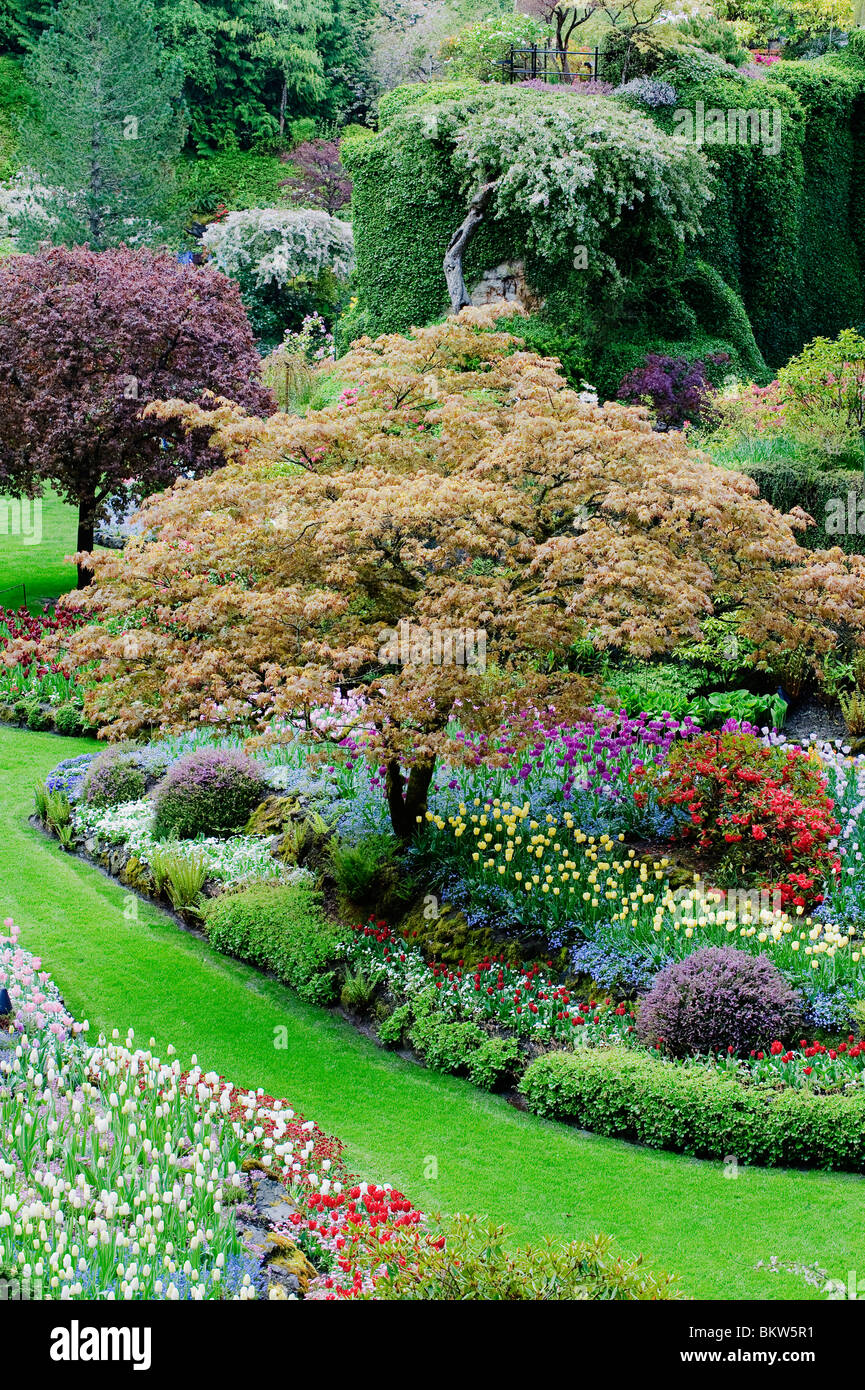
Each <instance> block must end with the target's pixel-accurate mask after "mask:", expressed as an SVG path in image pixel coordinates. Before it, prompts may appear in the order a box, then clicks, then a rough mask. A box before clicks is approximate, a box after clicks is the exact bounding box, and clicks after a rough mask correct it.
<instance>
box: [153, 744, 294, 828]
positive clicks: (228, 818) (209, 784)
mask: <svg viewBox="0 0 865 1390" xmlns="http://www.w3.org/2000/svg"><path fill="white" fill-rule="evenodd" d="M269 791H270V787H269V785H268V783H267V781H266V780H265V777H264V773H263V772H262V771H261V769H260V768H259V767H257V766H256V764H255V763H254V762H252V760H251V759H250V758H247V757H246V756H245V754H243V753H239V752H235V751H234V750H224V749H221V748H199V749H197V750H196V751H195V752H194V753H187V754H185V755H184V757H182V758H180V759H178V761H177V762H176V763H175V764H174V766H173V767H172V768H170V769H169V771H168V772H167V773H166V774H165V776H164V777H163V779H162V781H161V782H160V783H159V785H158V786H157V788H156V791H155V794H154V795H155V801H156V812H155V815H154V820H153V833H154V835H155V836H156V838H157V839H164V838H165V837H166V836H168V835H171V834H175V835H177V836H179V837H180V838H181V839H193V838H194V837H195V836H196V835H220V834H224V833H227V832H230V831H232V830H238V829H239V828H240V827H242V826H243V825H245V824H246V822H247V821H248V819H249V816H250V813H251V812H252V811H253V810H254V809H255V807H256V806H257V805H258V803H259V802H260V801H262V800H263V799H264V797H266V796H267V795H268V793H269Z"/></svg>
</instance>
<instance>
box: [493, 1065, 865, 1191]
mask: <svg viewBox="0 0 865 1390" xmlns="http://www.w3.org/2000/svg"><path fill="white" fill-rule="evenodd" d="M519 1089H520V1091H521V1092H522V1093H523V1095H524V1096H525V1097H526V1099H527V1101H528V1104H529V1109H530V1110H533V1111H534V1112H535V1113H536V1114H538V1115H546V1116H549V1117H550V1118H552V1119H559V1120H570V1121H572V1122H573V1123H574V1124H576V1125H579V1126H580V1128H581V1129H589V1130H592V1131H593V1132H594V1133H595V1134H604V1135H612V1136H616V1137H618V1138H623V1139H630V1140H636V1141H637V1142H639V1143H641V1144H647V1145H649V1147H650V1148H654V1149H672V1150H674V1151H675V1152H678V1153H688V1154H693V1155H695V1156H696V1157H697V1158H713V1159H721V1158H723V1157H724V1156H725V1155H727V1154H735V1156H736V1158H737V1159H738V1161H739V1163H755V1164H772V1165H778V1166H784V1167H791V1168H802V1167H811V1168H838V1169H842V1170H846V1171H851V1172H862V1171H863V1169H865V1095H862V1094H861V1093H859V1094H855V1093H854V1094H850V1095H830V1096H821V1095H815V1094H814V1092H813V1091H808V1090H797V1089H795V1088H793V1087H792V1086H791V1087H788V1088H786V1089H784V1090H780V1091H775V1090H771V1089H770V1088H768V1087H763V1086H744V1085H741V1084H740V1083H739V1082H737V1081H736V1080H735V1079H734V1078H733V1077H731V1076H729V1075H725V1074H723V1073H720V1072H714V1071H710V1070H708V1069H707V1068H705V1067H703V1066H701V1065H699V1064H696V1063H677V1062H666V1061H661V1060H660V1059H659V1058H657V1057H655V1056H653V1055H652V1054H647V1053H642V1052H631V1051H625V1050H624V1049H620V1048H619V1049H614V1050H612V1051H609V1052H601V1051H596V1050H594V1049H591V1048H582V1049H580V1050H579V1051H577V1052H554V1053H550V1054H548V1055H547V1056H545V1057H539V1058H538V1059H537V1060H536V1061H534V1062H533V1063H532V1064H531V1066H530V1067H529V1068H528V1070H527V1071H526V1073H525V1076H524V1077H523V1079H522V1081H521V1082H520V1086H519Z"/></svg>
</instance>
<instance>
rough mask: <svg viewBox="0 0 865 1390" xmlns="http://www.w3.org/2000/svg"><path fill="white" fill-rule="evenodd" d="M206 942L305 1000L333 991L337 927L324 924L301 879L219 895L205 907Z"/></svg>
mask: <svg viewBox="0 0 865 1390" xmlns="http://www.w3.org/2000/svg"><path fill="white" fill-rule="evenodd" d="M204 926H205V931H206V933H207V938H208V940H209V941H210V944H211V946H214V947H215V948H216V950H217V951H223V952H225V954H226V955H230V956H236V957H237V958H238V960H245V961H249V962H250V964H252V965H257V966H260V967H261V968H262V969H264V970H270V971H272V972H273V974H274V975H276V977H277V979H279V980H282V981H284V983H285V984H287V985H290V986H291V988H292V989H293V990H296V992H297V993H298V994H299V995H300V997H301V999H306V1000H307V1001H308V1002H309V1003H310V1004H329V1003H331V1001H332V1000H333V999H334V997H335V995H336V992H337V984H338V980H337V966H338V964H339V959H340V954H339V943H340V940H341V938H342V936H343V931H342V928H340V927H339V926H337V925H336V924H335V923H333V922H329V921H328V920H327V918H326V917H325V915H324V913H323V912H322V909H321V901H320V897H319V895H318V894H317V893H316V892H315V890H314V889H313V888H311V887H310V886H309V885H308V884H306V883H289V884H277V885H271V884H268V883H257V884H253V885H252V886H251V887H249V888H244V889H242V890H241V891H240V892H239V893H223V894H221V895H220V896H219V897H218V898H214V899H213V901H212V902H210V903H209V904H208V905H207V907H206V908H205V912H204Z"/></svg>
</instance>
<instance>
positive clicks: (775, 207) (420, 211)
mask: <svg viewBox="0 0 865 1390" xmlns="http://www.w3.org/2000/svg"><path fill="white" fill-rule="evenodd" d="M724 41H725V42H726V37H725V40H724ZM722 47H723V45H722ZM853 48H854V52H853V53H849V52H848V53H847V56H846V60H845V62H844V63H843V64H842V63H841V62H840V61H839V59H838V57H837V56H836V57H829V58H825V59H820V60H817V61H814V62H808V63H779V64H777V65H776V66H775V67H774V68H773V70H772V71H771V73H770V74H769V76H768V77H767V78H766V80H764V81H760V82H757V81H753V80H748V79H747V78H743V77H740V76H738V75H737V72H736V69H735V68H734V67H731V66H729V65H725V64H724V63H723V62H722V60H721V59H720V58H718V57H713V56H711V55H706V54H702V59H703V60H704V61H703V62H702V66H701V64H700V63H699V62H697V61H696V59H697V58H698V57H699V56H700V50H694V51H693V53H692V54H691V55H690V58H688V60H687V61H686V58H684V57H683V58H681V59H678V58H677V60H676V63H675V65H674V66H675V69H676V70H675V72H673V71H672V70H671V71H670V72H669V73H667V72H666V70H665V69H661V71H660V72H659V76H664V77H665V78H666V79H667V80H670V81H673V82H674V83H675V85H676V89H677V94H678V100H677V103H676V109H684V108H688V109H691V110H694V109H695V106H696V102H697V101H698V100H699V101H702V102H703V103H704V106H705V108H706V109H707V110H708V109H711V108H718V109H721V110H724V111H726V110H727V109H739V110H743V111H748V110H751V109H754V108H759V109H766V110H768V111H771V112H777V114H778V116H779V117H780V120H781V127H780V129H781V149H780V152H779V153H777V154H774V153H772V152H771V150H770V149H767V148H764V146H763V145H762V144H757V145H752V144H745V145H741V144H731V145H706V146H705V148H704V154H705V155H706V157H707V159H709V160H710V162H711V164H712V167H713V169H714V179H715V197H714V200H713V201H712V203H710V204H709V206H708V207H707V208H706V210H705V211H704V214H703V219H702V220H703V234H702V238H701V240H700V241H699V243H698V256H697V258H693V257H692V258H690V259H689V258H688V257H687V256H685V257H683V258H682V259H681V262H680V263H679V264H678V266H676V265H675V264H672V265H671V266H670V267H668V266H665V267H664V269H663V272H662V273H659V268H658V264H657V263H656V260H655V259H653V257H651V256H649V255H647V254H646V253H645V249H643V250H642V251H641V253H640V255H638V256H637V257H636V258H635V259H633V260H632V261H631V262H630V263H629V274H628V278H627V281H626V283H625V285H624V286H623V287H622V288H621V290H620V291H619V292H617V294H612V293H610V294H606V293H605V292H604V290H603V287H602V288H601V290H599V291H597V292H593V293H592V294H591V295H587V294H586V292H585V291H586V278H585V272H580V271H579V270H577V271H570V270H569V269H568V268H567V267H561V266H555V267H554V266H551V265H544V264H540V263H538V262H537V260H533V259H532V257H531V255H527V254H526V252H525V238H524V232H523V231H522V230H521V229H520V228H519V227H518V226H516V224H514V225H509V224H508V223H507V221H506V220H502V221H492V222H489V223H488V224H487V225H482V227H481V229H480V231H479V232H478V234H477V236H476V237H475V238H474V240H473V241H472V242H471V244H470V247H469V252H468V255H467V257H466V267H465V269H466V283H467V285H469V286H471V285H472V284H474V283H475V281H476V280H477V279H478V278H479V277H480V274H481V273H482V272H483V270H484V269H487V268H489V267H491V266H494V265H496V264H499V263H500V262H502V261H507V260H512V259H516V258H521V259H524V260H525V262H526V274H527V278H528V280H529V283H530V284H531V285H532V286H533V288H534V289H535V290H537V291H538V293H539V294H541V295H544V296H546V303H545V306H544V308H543V310H542V311H541V312H540V313H539V314H537V315H533V316H532V318H530V319H529V320H528V321H527V323H526V325H525V334H526V341H527V343H529V344H530V345H531V346H532V347H536V348H537V349H538V350H540V351H546V352H549V353H550V354H551V355H555V356H558V357H559V358H560V360H561V361H562V362H563V365H564V366H565V369H566V371H567V373H568V376H569V378H570V380H571V381H572V382H574V383H575V384H578V382H579V380H580V379H582V378H584V377H585V378H587V379H589V380H590V381H591V382H592V384H593V385H595V386H596V387H597V388H598V390H599V392H600V395H601V398H602V399H604V398H608V397H610V396H612V394H613V393H614V391H615V388H616V386H617V385H618V382H619V381H620V380H621V379H622V377H623V376H624V375H625V374H626V372H628V371H629V370H631V369H632V368H633V367H635V366H636V365H637V364H638V363H639V362H640V361H642V359H643V357H644V356H645V354H646V353H647V352H657V353H663V354H667V355H670V356H683V357H686V358H687V359H688V360H689V361H694V360H696V359H697V358H699V357H703V358H705V356H706V355H707V353H710V352H727V353H729V354H730V356H731V358H732V364H731V370H733V371H736V372H740V373H742V374H744V375H748V376H752V377H754V378H756V379H757V380H758V381H765V380H766V379H767V371H766V363H767V362H768V363H769V364H770V366H771V367H777V366H778V365H780V364H781V363H782V362H785V361H786V360H787V359H788V358H789V357H790V356H791V355H792V354H793V353H794V352H796V351H798V350H799V349H800V347H801V346H802V344H803V343H804V342H805V341H806V340H808V339H809V338H811V337H813V336H814V334H815V333H823V334H827V335H830V336H834V334H835V333H837V332H838V330H839V329H840V328H842V327H845V326H850V325H851V324H856V323H858V322H860V321H861V320H862V319H863V317H865V44H860V43H858V41H857V43H856V44H854V45H853ZM860 50H863V53H862V57H861V59H860V56H859V51H860ZM691 58H693V59H694V61H691ZM497 90H499V89H497ZM489 91H490V89H489V88H487V92H489ZM489 99H490V98H489V96H485V92H484V88H483V85H482V84H480V83H476V82H463V83H443V84H437V85H436V84H429V85H421V86H415V87H403V88H400V89H397V91H395V92H390V93H388V94H387V96H386V97H384V98H382V101H381V127H382V129H381V134H380V135H379V137H378V138H377V139H369V138H365V139H361V138H353V139H351V140H347V141H345V142H344V146H343V159H344V162H345V163H346V165H347V166H348V167H349V169H350V172H351V174H352V176H353V178H354V202H353V222H354V228H355V234H356V243H357V255H358V269H357V276H356V286H355V288H356V293H357V298H358V303H357V306H356V308H355V309H354V310H353V311H352V314H351V318H350V319H348V318H347V319H346V320H345V321H344V323H343V324H342V325H340V329H339V339H340V346H341V347H344V346H345V345H346V343H347V341H348V340H349V339H350V338H351V337H354V336H357V334H359V333H361V332H369V333H371V334H373V335H374V334H376V333H380V332H401V331H404V330H405V329H407V328H408V327H409V326H410V325H411V324H412V323H427V322H430V321H432V320H434V319H436V318H437V317H439V316H440V315H442V314H444V313H446V312H447V309H448V302H447V296H446V293H445V284H444V276H443V273H442V264H441V263H442V257H443V255H444V249H445V247H446V245H447V242H448V239H449V237H450V236H451V235H452V233H453V231H454V229H455V228H456V227H457V226H458V225H459V222H460V221H461V218H462V216H463V215H464V198H462V197H461V195H460V190H459V188H458V183H457V180H456V177H455V174H454V170H453V168H452V165H451V155H450V148H449V146H448V143H447V141H446V140H444V139H441V138H431V135H430V133H431V132H433V133H434V132H435V131H436V124H435V123H436V119H437V109H438V107H439V106H440V105H442V106H443V105H444V104H446V103H451V102H459V104H460V109H462V110H466V111H471V110H475V109H477V108H478V107H480V106H482V105H483V103H484V101H485V100H489ZM644 114H646V115H649V116H651V117H652V118H653V119H654V120H655V121H656V122H657V124H658V125H659V126H660V127H661V128H662V129H664V130H666V131H667V132H668V133H673V131H674V122H675V117H674V111H673V109H672V108H669V107H666V108H665V107H659V108H656V109H653V110H651V111H649V110H646V112H645V113H644ZM408 115H414V116H415V117H416V119H411V120H409V119H406V117H407V116H408ZM626 220H628V219H626ZM641 256H642V259H641V258H640V257H641ZM581 275H582V277H583V278H582V279H581ZM764 359H765V360H764Z"/></svg>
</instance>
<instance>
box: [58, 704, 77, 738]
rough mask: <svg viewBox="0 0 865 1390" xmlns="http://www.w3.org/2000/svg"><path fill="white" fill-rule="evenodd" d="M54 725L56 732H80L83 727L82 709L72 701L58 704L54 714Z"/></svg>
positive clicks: (68, 733) (67, 733)
mask: <svg viewBox="0 0 865 1390" xmlns="http://www.w3.org/2000/svg"><path fill="white" fill-rule="evenodd" d="M54 725H55V728H56V729H57V732H58V734H66V735H71V734H80V733H81V731H82V729H83V728H84V714H83V711H82V710H81V709H80V708H79V707H78V705H73V704H72V703H68V704H65V705H60V707H59V708H58V710H57V713H56V714H55V716H54Z"/></svg>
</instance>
